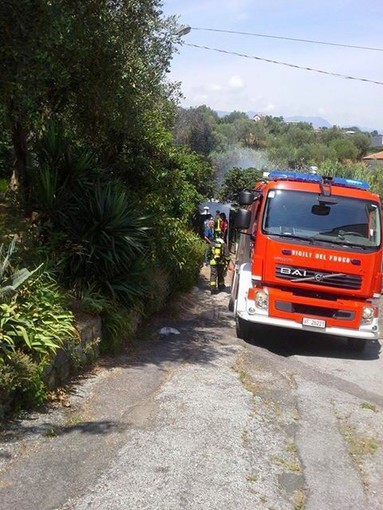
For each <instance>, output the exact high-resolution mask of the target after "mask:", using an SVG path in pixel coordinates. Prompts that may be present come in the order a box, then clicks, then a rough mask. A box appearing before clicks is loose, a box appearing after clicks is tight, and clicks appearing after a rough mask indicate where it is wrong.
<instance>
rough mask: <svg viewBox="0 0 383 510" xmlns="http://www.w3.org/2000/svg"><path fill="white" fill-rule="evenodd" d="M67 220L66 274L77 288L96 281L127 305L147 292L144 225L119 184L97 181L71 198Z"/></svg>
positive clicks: (144, 221) (143, 219)
mask: <svg viewBox="0 0 383 510" xmlns="http://www.w3.org/2000/svg"><path fill="white" fill-rule="evenodd" d="M73 200H74V206H73V207H72V210H73V211H75V214H69V215H68V216H67V217H66V218H65V225H64V230H65V232H66V235H67V239H68V248H69V250H68V251H67V253H68V257H67V273H68V276H69V277H70V279H71V280H72V283H74V284H75V286H76V287H77V288H78V289H79V290H81V289H83V288H84V286H87V285H89V283H93V282H97V283H98V284H99V286H100V288H102V289H103V290H106V291H107V293H108V294H109V295H112V297H114V298H118V299H119V300H120V301H122V302H123V303H125V304H131V302H132V300H133V298H134V297H137V296H140V295H143V294H144V293H145V291H146V282H145V278H144V275H145V273H146V271H145V264H146V262H145V254H146V249H147V237H148V230H149V228H148V226H147V225H146V223H147V221H146V218H145V217H143V216H140V215H138V214H137V213H136V212H135V211H136V210H137V208H136V207H134V206H132V204H131V203H130V201H129V197H128V195H127V193H126V191H125V190H124V189H123V188H122V186H121V185H120V184H118V183H106V184H103V183H100V182H98V183H96V185H95V186H94V187H93V188H92V189H89V190H82V192H81V194H80V193H77V194H75V195H74V196H73Z"/></svg>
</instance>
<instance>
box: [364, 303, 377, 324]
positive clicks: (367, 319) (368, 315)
mask: <svg viewBox="0 0 383 510" xmlns="http://www.w3.org/2000/svg"><path fill="white" fill-rule="evenodd" d="M374 314H375V310H374V309H373V308H372V307H371V306H365V307H364V308H363V312H362V324H372V319H373V318H374Z"/></svg>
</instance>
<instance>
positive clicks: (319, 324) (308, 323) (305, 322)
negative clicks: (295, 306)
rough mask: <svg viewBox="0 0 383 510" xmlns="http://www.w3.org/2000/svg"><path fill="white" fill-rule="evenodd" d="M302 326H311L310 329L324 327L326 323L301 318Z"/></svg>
mask: <svg viewBox="0 0 383 510" xmlns="http://www.w3.org/2000/svg"><path fill="white" fill-rule="evenodd" d="M302 324H303V326H311V327H312V328H325V327H326V321H321V320H319V319H309V318H308V317H303V320H302Z"/></svg>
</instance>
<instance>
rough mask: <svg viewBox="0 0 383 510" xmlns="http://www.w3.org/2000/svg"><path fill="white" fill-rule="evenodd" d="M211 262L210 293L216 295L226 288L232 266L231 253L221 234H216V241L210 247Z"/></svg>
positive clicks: (209, 256)
mask: <svg viewBox="0 0 383 510" xmlns="http://www.w3.org/2000/svg"><path fill="white" fill-rule="evenodd" d="M208 258H209V260H210V291H211V293H212V294H215V293H216V292H217V289H218V290H223V289H224V288H225V275H226V270H227V267H228V265H229V264H230V252H229V249H228V247H227V246H226V244H225V243H224V241H223V239H222V234H221V232H219V231H218V232H216V239H215V241H214V243H213V244H211V245H210V250H209V254H208Z"/></svg>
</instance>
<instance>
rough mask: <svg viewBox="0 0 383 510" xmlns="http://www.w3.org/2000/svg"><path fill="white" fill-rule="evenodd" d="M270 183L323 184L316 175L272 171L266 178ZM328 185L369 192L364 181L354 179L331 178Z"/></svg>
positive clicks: (320, 178)
mask: <svg viewBox="0 0 383 510" xmlns="http://www.w3.org/2000/svg"><path fill="white" fill-rule="evenodd" d="M268 178H269V180H271V181H298V182H317V183H320V182H323V178H322V176H320V175H317V174H302V173H299V172H291V171H289V170H273V171H272V172H270V173H269V176H268ZM328 182H329V184H332V185H333V186H344V187H345V188H355V189H362V190H369V189H370V186H369V184H368V183H367V182H366V181H359V180H355V179H346V178H344V177H333V178H332V179H331V180H330V179H329V181H328Z"/></svg>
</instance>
